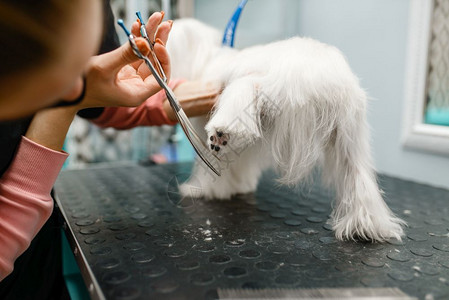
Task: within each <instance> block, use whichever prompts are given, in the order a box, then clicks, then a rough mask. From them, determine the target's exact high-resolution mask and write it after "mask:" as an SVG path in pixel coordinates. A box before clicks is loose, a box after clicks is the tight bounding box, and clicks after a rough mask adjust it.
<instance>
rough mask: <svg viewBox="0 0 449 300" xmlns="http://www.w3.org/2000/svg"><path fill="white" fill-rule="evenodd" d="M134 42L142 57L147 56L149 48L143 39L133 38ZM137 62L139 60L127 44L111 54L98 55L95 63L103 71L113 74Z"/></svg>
mask: <svg viewBox="0 0 449 300" xmlns="http://www.w3.org/2000/svg"><path fill="white" fill-rule="evenodd" d="M134 41H135V42H136V45H137V48H139V50H140V52H141V53H142V54H143V55H148V54H149V52H150V46H149V45H148V43H147V41H145V39H143V38H141V37H138V38H135V39H134ZM137 60H139V58H138V57H137V56H136V55H135V54H134V52H133V49H132V48H131V45H130V44H129V42H128V43H125V44H124V45H122V46H120V47H119V48H117V49H115V50H113V51H111V52H108V53H105V54H102V55H100V56H99V57H98V61H97V63H98V66H99V67H100V68H101V69H102V70H103V71H105V72H108V73H112V74H115V73H117V72H118V71H120V69H122V68H123V67H124V66H126V65H128V64H130V63H133V62H135V61H137Z"/></svg>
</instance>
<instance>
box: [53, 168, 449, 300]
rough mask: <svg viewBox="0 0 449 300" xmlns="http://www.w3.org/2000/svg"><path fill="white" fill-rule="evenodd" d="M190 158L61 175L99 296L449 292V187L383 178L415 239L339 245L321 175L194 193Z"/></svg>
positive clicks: (74, 238)
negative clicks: (294, 182) (238, 190)
mask: <svg viewBox="0 0 449 300" xmlns="http://www.w3.org/2000/svg"><path fill="white" fill-rule="evenodd" d="M190 170H191V164H174V165H159V166H150V167H144V166H136V165H123V166H112V167H101V168H93V169H87V170H69V171H64V172H62V173H61V175H60V177H59V179H58V181H57V183H56V186H55V191H56V195H57V196H56V197H57V201H58V205H59V206H60V210H61V212H62V214H63V215H64V218H65V221H66V224H65V229H66V234H67V236H68V238H69V241H70V243H71V247H72V250H73V251H74V253H75V257H76V258H77V262H78V264H79V265H80V268H81V270H82V273H83V277H84V280H85V282H86V285H87V287H88V290H89V291H90V293H91V296H92V298H93V299H216V298H217V289H218V288H239V289H240V288H243V289H256V288H288V289H303V288H304V289H306V288H349V287H356V288H357V287H361V288H363V287H365V288H371V287H398V288H400V289H401V290H402V291H404V292H405V293H407V294H408V295H410V296H414V297H417V298H419V299H424V298H425V296H426V295H429V294H432V295H433V297H434V298H435V299H449V214H448V203H449V191H448V190H445V189H439V188H434V187H431V186H427V185H421V184H416V183H413V182H409V181H403V180H399V179H395V178H391V177H387V176H380V177H379V182H380V185H381V188H382V189H383V190H384V191H385V198H386V201H387V203H388V204H389V206H390V207H391V208H392V210H393V211H394V212H395V213H397V214H398V215H399V216H400V217H401V218H403V219H405V220H406V221H407V222H408V225H409V227H408V228H407V229H406V237H405V238H404V240H403V241H402V242H400V241H397V240H392V241H389V242H388V243H385V244H378V243H375V244H373V243H364V242H339V241H337V240H336V239H335V238H334V236H333V233H332V231H331V229H330V227H329V225H327V224H326V220H327V219H328V216H329V213H330V211H331V201H332V199H333V195H332V193H330V192H328V191H326V190H324V189H322V188H321V187H320V186H319V182H316V183H315V184H314V185H313V186H307V187H303V188H298V189H294V190H293V189H288V188H285V187H279V186H278V185H277V184H276V182H275V180H274V178H275V176H274V174H273V173H270V172H268V173H266V174H264V176H263V178H262V179H261V181H260V183H259V187H258V190H257V192H256V193H255V194H251V195H242V196H239V197H235V198H234V199H232V200H230V201H205V200H202V199H183V198H181V197H180V195H179V194H178V192H177V185H178V183H179V182H182V181H184V180H185V179H186V178H187V177H188V176H189V174H190Z"/></svg>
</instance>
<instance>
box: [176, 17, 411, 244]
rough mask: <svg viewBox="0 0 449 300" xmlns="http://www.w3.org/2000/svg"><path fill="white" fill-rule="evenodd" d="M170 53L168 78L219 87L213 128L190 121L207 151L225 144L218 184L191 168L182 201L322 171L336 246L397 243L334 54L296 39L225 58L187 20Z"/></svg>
mask: <svg viewBox="0 0 449 300" xmlns="http://www.w3.org/2000/svg"><path fill="white" fill-rule="evenodd" d="M167 47H168V50H169V53H170V56H171V60H172V67H173V72H172V76H173V77H175V78H186V79H189V80H206V81H207V80H218V81H220V82H222V83H223V85H224V86H225V88H224V90H223V93H222V94H221V96H220V97H219V100H218V102H217V104H216V106H215V109H214V111H213V113H212V115H211V116H210V119H207V118H206V117H204V118H197V120H195V121H194V123H195V124H196V125H195V126H196V130H197V131H201V132H203V134H204V138H205V139H207V141H208V143H209V144H210V143H211V141H210V140H209V137H210V136H215V137H216V138H217V136H216V133H217V131H220V132H223V133H224V134H226V136H227V137H228V138H229V140H228V144H227V145H226V146H221V147H220V148H221V149H220V151H219V153H218V154H219V155H220V156H221V157H222V160H224V162H225V163H224V164H223V165H222V176H221V177H217V176H214V175H213V173H211V172H208V171H207V169H206V168H205V167H204V166H203V165H202V164H201V163H200V162H196V164H195V167H194V170H193V176H192V178H191V179H190V180H189V181H188V182H187V183H185V184H183V185H182V186H181V187H180V190H181V192H182V193H183V194H184V195H186V196H189V195H191V192H190V191H191V190H192V189H193V190H195V196H197V191H198V190H200V191H201V196H202V197H205V198H218V199H228V198H230V197H231V196H232V195H235V194H239V193H248V192H253V191H254V190H255V189H256V187H257V182H258V179H259V177H260V175H261V173H262V171H263V170H265V169H267V168H271V167H273V168H275V169H276V170H277V171H278V173H279V174H280V179H279V182H280V183H282V184H285V185H289V186H295V185H298V184H299V183H301V182H305V181H307V179H308V177H309V175H310V174H311V172H312V170H313V169H314V168H315V167H317V166H319V167H321V169H322V173H323V182H324V183H326V184H327V185H328V186H329V187H331V188H333V189H335V191H336V201H335V204H334V208H333V212H332V219H331V222H332V225H333V229H334V231H335V235H336V237H337V238H338V239H340V240H344V239H354V238H356V237H357V238H362V239H366V240H373V241H385V240H386V239H389V238H392V237H394V238H397V239H401V236H402V235H403V229H402V225H405V223H404V221H402V220H401V219H399V218H397V217H396V216H395V215H394V214H393V213H392V212H391V210H390V209H389V208H388V207H387V205H386V204H385V202H384V200H383V199H382V196H381V193H380V191H379V187H378V185H377V181H376V175H375V172H374V169H373V166H372V159H371V154H370V146H369V129H368V125H367V122H366V106H367V96H366V94H365V92H364V91H363V89H362V88H361V87H360V85H359V81H358V78H357V77H356V76H355V75H354V74H353V73H352V71H351V69H350V67H349V65H348V63H347V62H346V59H345V58H344V56H343V55H342V54H341V53H340V51H339V50H338V49H336V48H335V47H332V46H329V45H326V44H323V43H320V42H318V41H315V40H313V39H310V38H300V37H295V38H291V39H288V40H284V41H278V42H274V43H271V44H267V45H262V46H254V47H250V48H247V49H244V50H241V51H238V50H234V49H230V48H222V47H221V46H220V33H219V32H218V31H216V30H215V29H213V28H211V27H209V26H207V25H205V24H202V23H200V22H198V21H196V20H192V19H185V20H177V21H176V22H175V23H174V26H173V29H172V31H171V33H170V38H169V42H168V45H167ZM204 129H205V130H206V132H205V131H204ZM211 151H214V150H211Z"/></svg>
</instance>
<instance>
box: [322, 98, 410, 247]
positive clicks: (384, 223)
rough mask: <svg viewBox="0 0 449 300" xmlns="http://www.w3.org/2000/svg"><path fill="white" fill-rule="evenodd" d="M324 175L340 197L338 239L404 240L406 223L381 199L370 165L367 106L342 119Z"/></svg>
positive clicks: (328, 151) (336, 215) (336, 217)
mask: <svg viewBox="0 0 449 300" xmlns="http://www.w3.org/2000/svg"><path fill="white" fill-rule="evenodd" d="M361 100H363V101H365V99H361ZM353 108H354V106H353ZM323 171H324V176H325V177H327V178H325V179H326V180H327V181H328V182H329V183H333V185H334V186H335V190H336V194H337V199H336V203H335V207H334V209H333V212H332V222H333V223H332V225H333V229H334V230H335V235H336V237H337V238H338V239H340V240H345V239H354V238H360V239H364V240H371V241H380V242H382V241H385V240H386V239H389V238H397V239H401V236H402V235H403V229H402V225H405V222H404V221H402V220H401V219H399V218H397V217H396V216H395V215H394V214H393V213H392V211H391V210H390V209H389V208H388V206H387V205H386V203H385V202H384V200H383V199H382V195H381V192H380V190H379V187H378V184H377V180H376V174H375V172H374V169H373V167H372V165H371V155H370V147H369V132H368V126H367V124H366V120H365V111H364V106H362V107H361V109H360V108H359V109H355V110H354V111H352V112H349V113H347V114H343V115H342V116H340V118H339V120H338V121H337V126H336V129H335V131H334V134H333V135H332V138H331V141H330V142H329V144H328V145H327V149H326V151H325V165H324V169H323Z"/></svg>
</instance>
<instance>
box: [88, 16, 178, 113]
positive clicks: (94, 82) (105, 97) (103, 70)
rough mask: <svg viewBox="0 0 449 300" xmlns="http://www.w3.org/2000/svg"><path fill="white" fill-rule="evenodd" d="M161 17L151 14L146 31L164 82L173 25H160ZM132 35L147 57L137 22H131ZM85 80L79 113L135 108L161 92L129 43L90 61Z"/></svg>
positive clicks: (147, 48)
mask: <svg viewBox="0 0 449 300" xmlns="http://www.w3.org/2000/svg"><path fill="white" fill-rule="evenodd" d="M163 17H164V16H163V14H162V13H159V12H157V13H154V14H152V15H151V17H150V18H149V19H148V22H147V24H146V30H147V32H148V36H149V37H150V40H152V39H154V41H153V40H152V42H154V52H155V54H156V56H157V58H158V59H159V61H160V63H161V66H162V68H163V69H164V72H165V74H166V76H167V78H170V59H169V55H168V53H167V50H166V49H165V44H166V43H167V39H168V35H169V32H170V29H171V23H172V22H171V21H165V22H162V19H163ZM132 32H133V34H134V35H135V36H136V37H137V38H136V39H135V40H136V44H137V46H138V47H139V50H141V52H142V53H149V45H148V43H147V42H146V41H145V40H144V39H143V38H142V37H140V31H139V23H138V22H134V24H133V26H132ZM149 57H150V58H151V55H149ZM86 80H87V82H86V84H87V88H86V96H85V98H84V100H83V101H82V103H81V104H80V105H79V109H82V108H88V107H107V106H128V107H130V106H138V105H140V104H141V103H142V102H144V101H145V100H147V99H148V98H149V97H150V96H152V95H154V94H155V93H157V92H158V91H159V90H160V89H161V88H160V86H159V84H158V83H157V82H156V80H155V78H154V77H153V75H152V74H151V72H150V70H149V69H148V68H147V67H146V66H145V63H144V62H143V61H142V60H140V59H139V58H138V57H137V56H136V55H135V54H134V53H133V51H132V48H131V46H130V45H129V43H126V44H124V45H122V46H121V47H120V48H118V49H116V50H114V51H111V52H109V53H105V54H102V55H98V56H94V57H92V59H91V60H90V62H89V65H88V68H87V73H86Z"/></svg>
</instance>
